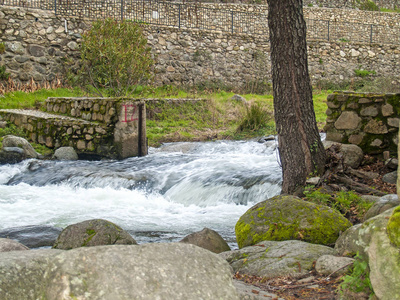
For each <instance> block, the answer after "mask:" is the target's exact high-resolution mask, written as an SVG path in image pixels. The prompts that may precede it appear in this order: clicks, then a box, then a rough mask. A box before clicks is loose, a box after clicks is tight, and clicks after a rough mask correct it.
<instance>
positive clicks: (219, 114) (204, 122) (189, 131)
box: [0, 85, 330, 153]
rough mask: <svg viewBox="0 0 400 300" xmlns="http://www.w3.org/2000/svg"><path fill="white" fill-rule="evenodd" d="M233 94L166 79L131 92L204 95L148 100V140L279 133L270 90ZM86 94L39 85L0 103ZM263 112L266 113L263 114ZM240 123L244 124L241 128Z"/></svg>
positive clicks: (317, 98) (318, 101)
mask: <svg viewBox="0 0 400 300" xmlns="http://www.w3.org/2000/svg"><path fill="white" fill-rule="evenodd" d="M328 92H330V91H328ZM328 92H326V91H318V92H317V93H316V94H315V95H314V107H315V113H316V118H317V122H318V127H319V128H322V127H323V126H324V124H325V119H326V115H325V111H326V109H327V106H326V97H327V95H328ZM233 95H235V94H234V93H233V92H229V91H223V90H218V91H214V92H210V91H209V90H203V91H200V90H195V89H180V88H178V87H175V86H171V85H166V86H162V87H150V86H137V87H136V90H135V91H134V92H133V94H132V97H134V98H156V99H165V98H174V99H183V98H189V99H205V100H204V101H202V102H201V103H200V102H198V103H196V104H195V103H193V102H190V101H188V102H184V101H182V103H180V104H178V105H173V104H170V103H168V102H162V101H161V102H158V104H157V105H155V104H151V102H149V103H148V105H147V111H148V118H147V137H148V141H149V145H150V146H158V145H160V144H161V143H164V142H173V141H204V140H216V139H235V140H241V139H251V138H256V137H261V136H264V135H270V134H275V133H276V132H275V122H274V120H273V97H272V95H270V94H268V95H257V94H245V95H242V96H243V97H244V99H245V101H239V100H232V99H231V98H232V96H233ZM82 96H92V95H90V94H87V93H84V92H83V91H81V90H79V89H68V88H58V89H41V90H37V91H35V92H31V93H28V92H21V91H13V92H9V93H6V94H4V98H3V97H2V98H0V109H11V108H33V107H38V106H39V105H40V103H41V102H44V101H45V100H46V99H47V98H48V97H82ZM247 108H249V109H247ZM252 110H253V111H252ZM256 110H258V111H256ZM255 112H256V113H257V114H255ZM149 113H150V116H149ZM264 113H265V116H267V117H265V116H264ZM256 115H257V117H259V118H260V120H258V121H257V122H258V125H256V126H255V125H254V124H253V125H251V126H250V125H249V124H248V125H249V126H247V125H246V126H245V125H244V123H245V122H247V121H249V118H250V119H251V118H255V117H256ZM264 117H265V118H264ZM246 119H247V121H246ZM238 128H241V129H240V130H238ZM43 151H44V149H40V151H39V150H38V152H40V153H43Z"/></svg>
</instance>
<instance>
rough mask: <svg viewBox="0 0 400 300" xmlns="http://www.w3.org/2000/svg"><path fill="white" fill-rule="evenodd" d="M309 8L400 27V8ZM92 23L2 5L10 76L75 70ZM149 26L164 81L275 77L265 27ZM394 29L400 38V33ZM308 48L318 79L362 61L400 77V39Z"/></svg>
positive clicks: (239, 82) (158, 79) (314, 13)
mask: <svg viewBox="0 0 400 300" xmlns="http://www.w3.org/2000/svg"><path fill="white" fill-rule="evenodd" d="M213 5H214V7H217V5H216V4H213ZM220 6H221V7H222V6H223V4H220ZM231 6H232V7H240V9H241V10H243V11H244V10H247V11H248V12H250V9H251V8H252V7H253V9H256V8H257V9H258V10H260V9H261V8H262V7H263V6H254V5H253V6H250V5H238V4H231V5H230V6H229V7H231ZM304 13H305V16H306V17H312V18H315V19H321V20H322V19H326V20H329V22H330V23H332V24H334V23H336V24H339V23H338V20H339V21H340V22H342V21H343V22H344V21H346V20H347V21H349V20H352V19H354V20H356V21H358V20H362V19H363V20H368V21H369V22H371V23H374V22H375V23H376V24H384V26H386V27H385V28H389V29H390V28H391V29H392V30H397V29H396V28H397V26H399V22H400V18H399V14H387V13H386V14H382V13H371V12H361V11H355V10H354V11H353V10H338V9H337V10H334V9H320V8H318V9H305V12H304ZM356 16H358V17H357V18H356ZM312 18H310V20H311V19H312ZM264 23H265V24H266V21H265V22H264ZM88 24H89V22H88V21H87V22H84V21H82V20H80V19H76V18H64V17H60V16H55V15H54V14H53V13H52V12H50V11H42V10H33V9H23V8H11V7H6V6H1V7H0V33H1V35H0V42H3V43H4V44H5V46H6V52H5V53H4V54H0V64H1V65H6V67H7V72H9V73H11V76H12V78H14V79H16V80H19V81H21V82H27V81H28V80H30V79H31V78H33V79H34V80H35V81H36V82H43V81H51V80H53V79H54V78H56V77H58V76H59V77H61V76H64V75H65V74H66V72H74V71H76V70H77V69H78V66H79V44H80V43H81V41H82V38H81V36H82V34H83V32H84V31H85V30H87V29H88V28H89V25H88ZM310 26H311V25H310ZM330 26H332V28H333V27H334V26H333V25H330ZM379 26H381V25H379ZM382 26H383V25H382ZM382 28H383V27H382ZM144 29H145V34H146V36H147V37H148V43H149V45H150V46H151V47H152V51H153V54H154V57H155V60H156V65H155V69H156V74H155V83H156V84H158V85H161V84H188V85H193V84H201V83H207V82H213V83H214V84H215V83H217V84H218V83H219V82H221V83H223V84H224V85H227V86H236V87H240V86H246V85H253V84H255V83H258V82H260V81H263V82H269V81H270V80H271V79H270V78H271V72H270V70H271V67H270V57H269V42H268V39H267V37H266V36H265V35H259V34H254V35H249V34H243V33H242V34H236V33H234V34H232V33H229V32H219V31H213V30H199V29H179V28H173V27H165V26H158V25H147V26H144ZM389 29H388V32H389ZM332 31H333V30H331V32H330V34H331V35H332V34H333V33H332ZM392 36H393V37H396V38H400V34H393V35H392ZM308 53H309V67H310V75H311V78H312V80H313V82H314V83H315V82H317V81H319V80H327V81H336V82H338V81H343V80H346V81H351V80H354V78H355V77H356V75H355V72H354V70H358V69H365V70H370V71H374V72H375V75H374V76H376V77H391V78H400V59H399V58H400V46H399V45H390V44H384V43H379V44H370V43H365V42H362V43H360V42H341V41H338V40H334V39H333V40H330V41H329V42H328V41H321V40H319V39H311V37H310V38H309V40H308Z"/></svg>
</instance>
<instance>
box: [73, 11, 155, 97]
mask: <svg viewBox="0 0 400 300" xmlns="http://www.w3.org/2000/svg"><path fill="white" fill-rule="evenodd" d="M81 57H82V68H81V70H80V71H79V74H78V79H79V81H80V82H81V84H82V85H83V87H85V86H86V85H87V84H90V85H92V86H93V87H94V88H95V89H96V90H97V92H98V93H99V94H100V95H102V93H101V90H104V89H105V90H106V91H107V93H108V94H109V95H112V96H126V95H129V94H131V93H133V92H134V91H135V86H137V85H138V84H139V83H141V82H143V81H146V80H148V79H150V78H151V67H152V65H153V63H154V61H153V59H152V57H151V53H150V47H148V46H147V39H146V38H145V37H144V35H143V32H142V29H141V27H140V26H139V24H137V23H135V22H132V21H128V20H126V21H122V22H120V21H116V20H112V19H105V20H99V21H95V22H94V23H93V24H92V28H91V30H90V31H88V32H87V33H86V34H84V35H83V43H82V49H81Z"/></svg>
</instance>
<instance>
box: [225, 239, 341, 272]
mask: <svg viewBox="0 0 400 300" xmlns="http://www.w3.org/2000/svg"><path fill="white" fill-rule="evenodd" d="M333 254H334V249H332V248H330V247H327V246H323V245H316V244H310V243H306V242H302V241H295V240H291V241H283V242H275V241H263V242H260V243H258V244H256V245H254V246H249V247H245V248H242V249H239V250H235V251H229V252H223V253H220V254H219V256H220V257H222V258H224V259H226V260H227V261H228V263H229V264H230V265H231V267H232V268H233V271H234V272H240V273H244V274H249V275H256V276H261V277H266V278H273V277H279V276H286V275H292V276H301V275H305V274H307V273H308V272H309V271H311V270H312V269H313V265H314V262H315V261H316V260H317V259H318V258H319V257H320V256H322V255H333Z"/></svg>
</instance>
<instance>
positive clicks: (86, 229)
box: [53, 219, 137, 250]
mask: <svg viewBox="0 0 400 300" xmlns="http://www.w3.org/2000/svg"><path fill="white" fill-rule="evenodd" d="M99 245H137V243H136V241H135V240H134V239H133V237H131V235H130V234H129V233H128V232H126V231H125V230H123V229H122V228H121V227H119V226H118V225H116V224H114V223H112V222H109V221H106V220H102V219H94V220H87V221H83V222H81V223H77V224H73V225H70V226H68V227H66V228H65V229H64V230H63V231H62V232H61V234H60V235H59V236H58V238H57V240H56V242H55V243H54V246H53V248H54V249H62V250H69V249H73V248H78V247H93V246H99Z"/></svg>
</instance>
